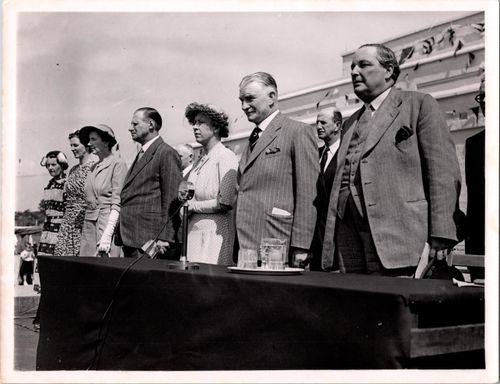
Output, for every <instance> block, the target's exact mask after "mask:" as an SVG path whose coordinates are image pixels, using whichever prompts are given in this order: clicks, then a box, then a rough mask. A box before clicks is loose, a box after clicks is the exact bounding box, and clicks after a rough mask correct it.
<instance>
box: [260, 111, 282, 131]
mask: <svg viewBox="0 0 500 384" xmlns="http://www.w3.org/2000/svg"><path fill="white" fill-rule="evenodd" d="M279 112H280V110H279V109H277V110H276V111H274V112H273V113H271V114H270V115H269V116H267V117H266V118H265V119H264V120H262V121H261V122H260V124H257V126H258V127H259V128H260V129H261V130H262V132H264V130H265V129H266V128H267V127H268V125H269V124H270V123H271V121H272V120H273V119H274V117H275V116H276V115H277V114H278V113H279Z"/></svg>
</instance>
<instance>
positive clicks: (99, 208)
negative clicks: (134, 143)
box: [80, 155, 127, 257]
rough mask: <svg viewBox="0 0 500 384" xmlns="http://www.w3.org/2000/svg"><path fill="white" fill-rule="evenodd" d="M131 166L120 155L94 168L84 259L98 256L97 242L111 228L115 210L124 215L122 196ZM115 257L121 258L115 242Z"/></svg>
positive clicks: (84, 233) (87, 185)
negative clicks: (109, 224) (109, 221)
mask: <svg viewBox="0 0 500 384" xmlns="http://www.w3.org/2000/svg"><path fill="white" fill-rule="evenodd" d="M126 174H127V166H126V165H125V162H124V161H123V160H122V159H120V158H119V157H118V155H110V156H108V157H106V158H105V159H104V160H102V161H100V162H98V163H97V164H95V166H94V167H93V169H92V171H91V172H90V174H89V176H88V177H87V180H85V187H84V192H85V200H86V204H87V208H86V210H85V220H84V223H83V229H82V238H81V242H80V256H96V253H97V242H98V241H99V240H100V239H101V236H102V234H103V232H104V230H105V229H106V225H107V224H108V219H109V214H110V212H111V210H112V209H114V210H116V211H118V212H120V193H121V190H122V187H123V181H124V180H125V176H126ZM110 256H111V257H118V256H120V248H119V247H117V246H116V245H114V244H113V240H111V251H110Z"/></svg>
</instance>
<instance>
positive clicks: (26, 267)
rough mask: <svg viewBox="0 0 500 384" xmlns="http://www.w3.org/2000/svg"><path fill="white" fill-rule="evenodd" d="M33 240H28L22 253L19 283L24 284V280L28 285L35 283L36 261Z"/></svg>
mask: <svg viewBox="0 0 500 384" xmlns="http://www.w3.org/2000/svg"><path fill="white" fill-rule="evenodd" d="M33 245H34V244H33V242H32V241H28V242H27V243H26V245H25V248H24V250H23V251H22V252H21V254H20V256H19V257H20V265H19V285H24V282H26V284H28V285H32V284H33V272H34V262H35V251H34V247H33Z"/></svg>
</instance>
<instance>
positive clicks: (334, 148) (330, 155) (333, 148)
mask: <svg viewBox="0 0 500 384" xmlns="http://www.w3.org/2000/svg"><path fill="white" fill-rule="evenodd" d="M339 146H340V138H338V139H337V140H336V141H335V143H333V144H332V146H331V147H329V146H328V145H326V144H325V147H324V148H323V151H326V150H327V148H328V155H327V158H326V163H325V168H323V169H322V171H324V170H325V169H327V168H328V165H329V164H330V161H332V159H333V156H335V153H336V152H337V150H338V149H339ZM321 157H323V153H322V154H321ZM320 163H321V158H320Z"/></svg>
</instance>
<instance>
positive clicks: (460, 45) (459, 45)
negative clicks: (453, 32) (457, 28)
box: [453, 40, 464, 56]
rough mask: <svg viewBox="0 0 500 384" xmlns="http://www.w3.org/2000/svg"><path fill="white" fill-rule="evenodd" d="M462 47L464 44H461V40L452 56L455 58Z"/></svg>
mask: <svg viewBox="0 0 500 384" xmlns="http://www.w3.org/2000/svg"><path fill="white" fill-rule="evenodd" d="M463 46H464V43H463V42H462V40H458V43H457V46H456V48H455V52H453V56H456V55H457V52H458V51H460V50H461V49H462V47H463Z"/></svg>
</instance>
